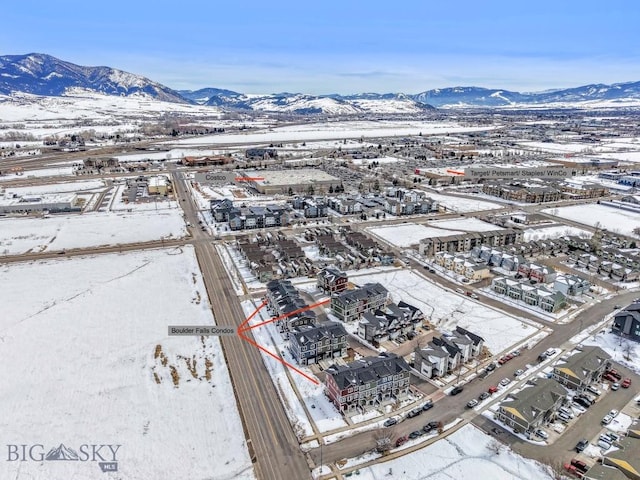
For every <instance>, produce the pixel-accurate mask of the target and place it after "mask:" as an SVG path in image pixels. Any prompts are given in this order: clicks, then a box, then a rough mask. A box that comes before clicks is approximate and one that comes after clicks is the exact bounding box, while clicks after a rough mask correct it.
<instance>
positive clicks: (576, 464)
mask: <svg viewBox="0 0 640 480" xmlns="http://www.w3.org/2000/svg"><path fill="white" fill-rule="evenodd" d="M571 465H573V466H574V467H576V468H577V469H578V470H580V471H581V472H583V473H585V472H586V471H587V470H589V467H588V466H587V464H586V463H584V462H583V461H582V460H577V459H575V458H574V459H572V460H571Z"/></svg>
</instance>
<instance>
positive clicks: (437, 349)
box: [414, 326, 484, 378]
mask: <svg viewBox="0 0 640 480" xmlns="http://www.w3.org/2000/svg"><path fill="white" fill-rule="evenodd" d="M483 346H484V339H483V338H482V337H481V336H479V335H476V334H474V333H472V332H470V331H468V330H466V329H464V328H462V327H460V326H458V327H456V329H455V331H454V332H453V335H450V336H447V337H444V336H443V337H440V338H438V337H434V338H433V340H431V341H430V342H429V343H428V344H427V346H425V347H418V348H416V349H415V351H414V354H415V355H414V368H415V369H416V370H417V371H419V372H420V373H421V374H422V375H424V376H426V377H428V378H435V377H443V376H446V375H448V374H450V373H451V372H453V371H454V370H455V369H456V368H458V367H459V366H460V365H462V364H464V363H466V362H468V361H469V360H471V359H472V358H477V357H479V356H480V355H481V353H482V347H483Z"/></svg>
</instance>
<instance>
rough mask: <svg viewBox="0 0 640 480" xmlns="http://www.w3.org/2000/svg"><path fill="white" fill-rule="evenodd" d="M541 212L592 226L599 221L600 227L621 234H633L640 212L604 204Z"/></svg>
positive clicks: (638, 224)
mask: <svg viewBox="0 0 640 480" xmlns="http://www.w3.org/2000/svg"><path fill="white" fill-rule="evenodd" d="M543 212H544V213H550V214H551V215H555V216H558V217H561V218H566V219H568V220H573V221H574V222H578V223H583V224H585V225H590V226H592V227H595V225H596V224H597V223H599V224H600V226H601V227H602V228H605V229H607V230H609V231H610V232H613V233H621V234H623V235H633V229H634V228H637V227H640V214H638V213H635V212H630V211H628V210H621V209H618V208H613V207H608V206H606V205H598V204H588V205H574V206H571V207H560V208H547V209H545V210H543Z"/></svg>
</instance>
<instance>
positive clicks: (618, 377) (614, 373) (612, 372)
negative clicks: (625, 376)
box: [605, 368, 622, 380]
mask: <svg viewBox="0 0 640 480" xmlns="http://www.w3.org/2000/svg"><path fill="white" fill-rule="evenodd" d="M605 375H611V376H612V377H614V378H615V379H616V380H621V379H622V375H620V374H619V373H618V371H617V370H616V369H615V368H610V369H609V370H607V371H606V372H605Z"/></svg>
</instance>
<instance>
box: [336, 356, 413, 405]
mask: <svg viewBox="0 0 640 480" xmlns="http://www.w3.org/2000/svg"><path fill="white" fill-rule="evenodd" d="M325 372H326V379H325V386H326V392H327V396H328V397H329V399H330V400H331V401H332V402H333V404H334V405H335V406H336V408H337V409H338V410H340V411H341V412H343V413H361V412H364V411H366V410H369V409H372V408H375V407H378V406H382V405H384V404H387V403H395V402H396V401H398V400H401V399H402V398H403V397H404V396H406V395H407V394H408V393H409V386H410V378H411V368H410V367H409V365H408V364H407V362H405V361H404V359H403V358H402V357H398V356H397V355H395V354H393V353H383V354H381V355H380V356H378V357H365V358H361V359H360V360H356V361H355V362H351V363H349V364H348V365H345V366H340V365H332V366H331V367H329V368H328V369H327V370H326V371H325Z"/></svg>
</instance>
